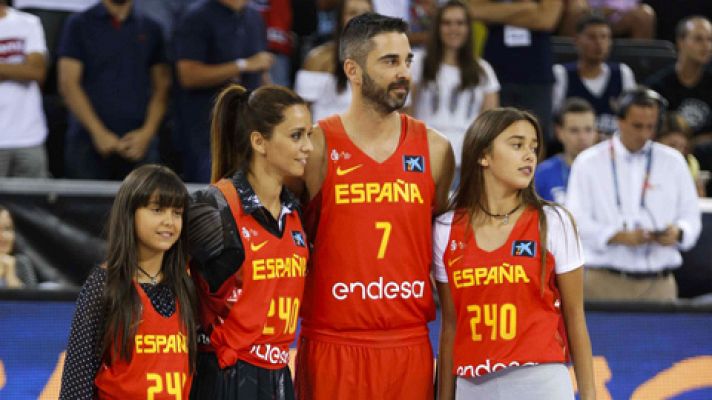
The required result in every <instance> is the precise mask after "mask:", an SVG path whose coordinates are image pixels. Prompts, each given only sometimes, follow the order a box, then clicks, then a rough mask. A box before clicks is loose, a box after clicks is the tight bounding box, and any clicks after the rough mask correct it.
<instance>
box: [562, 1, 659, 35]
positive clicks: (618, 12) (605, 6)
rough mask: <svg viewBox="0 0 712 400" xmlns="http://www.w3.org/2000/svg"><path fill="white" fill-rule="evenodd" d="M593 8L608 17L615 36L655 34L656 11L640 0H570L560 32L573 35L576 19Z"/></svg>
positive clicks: (567, 3)
mask: <svg viewBox="0 0 712 400" xmlns="http://www.w3.org/2000/svg"><path fill="white" fill-rule="evenodd" d="M592 11H593V12H595V13H597V14H599V15H602V16H603V17H605V18H606V20H608V22H609V23H610V25H611V29H612V30H613V36H615V37H630V38H633V39H653V38H655V19H656V18H655V11H654V10H653V8H652V7H650V6H649V5H648V4H643V3H642V1H641V0H567V2H566V8H565V10H564V15H563V16H562V18H561V25H560V28H559V33H560V34H561V35H564V36H573V35H574V33H575V27H576V21H578V20H579V19H580V18H581V16H582V15H584V14H586V13H590V12H592Z"/></svg>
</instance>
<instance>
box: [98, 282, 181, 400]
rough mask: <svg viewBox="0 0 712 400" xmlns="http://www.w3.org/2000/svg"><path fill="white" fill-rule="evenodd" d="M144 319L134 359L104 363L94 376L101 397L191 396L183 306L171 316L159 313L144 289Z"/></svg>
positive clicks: (172, 398)
mask: <svg viewBox="0 0 712 400" xmlns="http://www.w3.org/2000/svg"><path fill="white" fill-rule="evenodd" d="M134 286H135V287H136V291H137V292H138V295H139V298H140V299H141V310H142V311H141V322H140V324H139V325H138V328H137V330H136V336H134V349H133V355H132V357H131V361H130V362H127V361H126V360H124V359H119V358H117V359H115V360H113V362H112V364H111V365H110V366H109V365H106V364H102V365H101V367H99V371H98V372H97V374H96V378H95V379H94V384H95V385H96V388H97V395H98V397H99V398H100V399H156V400H159V399H161V400H164V399H165V400H168V399H170V400H180V399H188V394H189V393H190V384H191V381H192V377H191V375H190V368H189V363H190V361H189V358H188V343H187V340H188V335H187V332H186V330H185V327H184V326H183V322H182V321H181V319H180V310H181V307H180V306H181V305H180V304H178V302H177V301H176V311H175V312H174V313H173V315H171V316H170V317H164V316H162V315H160V314H159V313H158V312H157V311H156V310H155V309H154V308H153V305H152V304H151V300H150V299H149V298H148V296H147V295H146V293H144V291H143V289H141V288H140V287H139V285H138V284H134Z"/></svg>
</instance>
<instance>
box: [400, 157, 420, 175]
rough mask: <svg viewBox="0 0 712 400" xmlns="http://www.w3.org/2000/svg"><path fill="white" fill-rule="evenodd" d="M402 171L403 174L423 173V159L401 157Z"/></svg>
mask: <svg viewBox="0 0 712 400" xmlns="http://www.w3.org/2000/svg"><path fill="white" fill-rule="evenodd" d="M403 171H405V172H424V171H425V157H423V156H407V155H404V156H403Z"/></svg>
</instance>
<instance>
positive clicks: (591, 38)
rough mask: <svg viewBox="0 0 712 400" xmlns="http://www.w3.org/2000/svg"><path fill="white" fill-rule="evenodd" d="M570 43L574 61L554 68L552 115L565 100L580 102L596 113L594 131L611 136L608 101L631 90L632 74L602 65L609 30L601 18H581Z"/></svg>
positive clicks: (623, 68) (623, 67) (618, 65)
mask: <svg viewBox="0 0 712 400" xmlns="http://www.w3.org/2000/svg"><path fill="white" fill-rule="evenodd" d="M574 43H575V45H576V50H577V53H578V60H576V61H573V62H570V63H567V64H563V65H562V64H556V65H554V77H555V79H556V83H555V84H554V104H553V106H554V111H555V112H558V111H559V109H560V108H561V106H562V105H563V103H564V100H566V99H567V98H569V97H580V98H583V99H585V100H586V101H588V102H589V103H591V105H592V106H593V108H594V110H595V112H596V127H597V129H598V131H599V132H600V133H604V134H606V135H611V134H613V132H614V131H615V130H616V128H617V127H616V117H615V113H614V112H613V109H612V106H611V100H615V99H616V98H617V97H618V96H619V95H620V94H621V93H622V92H623V91H624V90H631V89H633V88H635V76H634V75H633V71H632V70H631V69H630V67H628V66H627V65H625V64H623V63H614V62H607V61H606V60H608V56H609V54H610V50H611V28H610V26H609V25H608V22H607V21H606V20H605V19H604V18H603V17H600V16H598V15H595V14H588V15H584V16H583V17H582V18H581V20H579V22H578V25H577V26H576V36H575V38H574Z"/></svg>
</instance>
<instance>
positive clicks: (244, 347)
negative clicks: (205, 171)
mask: <svg viewBox="0 0 712 400" xmlns="http://www.w3.org/2000/svg"><path fill="white" fill-rule="evenodd" d="M216 186H217V187H218V189H220V191H221V192H222V194H223V196H225V199H226V200H227V202H228V204H229V206H230V210H231V211H232V214H233V217H234V219H235V224H236V226H237V229H238V232H239V235H240V237H241V238H242V244H243V246H244V252H245V259H244V261H243V263H242V266H241V268H240V269H239V270H238V272H237V273H235V275H234V276H233V278H231V279H228V280H227V281H226V282H225V283H224V284H223V285H222V286H221V287H220V288H219V289H218V290H217V291H216V292H215V293H211V292H210V289H209V287H208V284H207V282H205V280H204V279H203V278H202V277H201V275H200V273H199V272H198V271H193V273H192V274H191V275H192V277H193V279H194V280H195V282H196V286H197V289H198V293H199V298H200V311H201V312H200V314H201V318H200V320H201V326H202V327H203V329H204V330H205V331H206V332H211V333H210V344H209V345H208V346H201V349H202V350H208V351H214V352H215V353H216V355H217V358H218V362H219V363H220V366H221V367H222V368H225V367H228V366H231V365H233V364H235V362H236V361H237V360H238V359H239V360H243V361H246V362H248V363H250V364H253V365H257V366H259V367H263V368H268V369H279V368H284V367H286V366H287V363H288V362H289V344H290V343H292V342H293V341H294V336H295V331H296V328H297V318H298V316H299V309H300V306H301V303H302V292H303V291H304V278H305V276H306V270H307V258H308V249H307V240H306V236H305V234H304V230H303V228H302V224H301V221H300V219H299V214H298V213H297V212H296V211H293V212H291V213H289V214H287V216H286V218H285V222H284V229H283V231H282V232H283V234H282V236H281V237H278V236H275V235H273V234H271V233H270V232H269V231H267V230H266V229H265V228H264V227H262V225H260V224H259V222H257V220H256V219H255V218H253V217H252V216H251V215H249V214H247V213H245V212H244V210H243V208H242V205H241V203H240V197H239V196H238V194H237V191H236V190H235V187H234V186H233V184H232V183H231V182H230V181H229V180H221V181H219V182H218V183H217V184H216Z"/></svg>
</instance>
